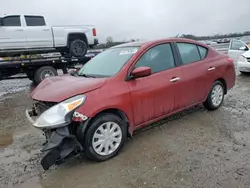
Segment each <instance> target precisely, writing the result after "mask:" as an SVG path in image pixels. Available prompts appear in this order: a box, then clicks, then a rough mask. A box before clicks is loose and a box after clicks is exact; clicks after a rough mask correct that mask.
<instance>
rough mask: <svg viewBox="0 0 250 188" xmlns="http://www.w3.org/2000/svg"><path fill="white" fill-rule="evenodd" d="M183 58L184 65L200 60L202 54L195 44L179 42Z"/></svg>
mask: <svg viewBox="0 0 250 188" xmlns="http://www.w3.org/2000/svg"><path fill="white" fill-rule="evenodd" d="M177 46H178V49H179V52H180V55H181V59H182V62H183V64H184V65H186V64H189V63H193V62H196V61H200V60H201V58H200V54H199V51H198V48H197V46H196V45H195V44H190V43H177Z"/></svg>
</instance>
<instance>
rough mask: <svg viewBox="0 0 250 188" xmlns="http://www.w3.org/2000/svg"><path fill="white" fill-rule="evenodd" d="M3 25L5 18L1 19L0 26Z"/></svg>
mask: <svg viewBox="0 0 250 188" xmlns="http://www.w3.org/2000/svg"><path fill="white" fill-rule="evenodd" d="M2 25H3V18H0V26H2Z"/></svg>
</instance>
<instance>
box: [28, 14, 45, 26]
mask: <svg viewBox="0 0 250 188" xmlns="http://www.w3.org/2000/svg"><path fill="white" fill-rule="evenodd" d="M24 18H25V21H26V25H27V26H45V25H46V24H45V20H44V17H42V16H24Z"/></svg>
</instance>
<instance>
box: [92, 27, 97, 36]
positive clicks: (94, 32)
mask: <svg viewBox="0 0 250 188" xmlns="http://www.w3.org/2000/svg"><path fill="white" fill-rule="evenodd" d="M92 32H93V36H94V37H95V36H96V29H95V28H93V30H92Z"/></svg>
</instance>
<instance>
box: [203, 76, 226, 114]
mask: <svg viewBox="0 0 250 188" xmlns="http://www.w3.org/2000/svg"><path fill="white" fill-rule="evenodd" d="M217 85H219V86H221V88H222V89H223V94H222V99H221V101H220V103H219V104H217V105H215V104H214V103H213V101H212V93H213V89H214V88H215V87H217ZM224 96H225V87H224V85H223V84H222V83H221V82H220V81H218V80H217V81H215V82H214V83H213V85H212V87H211V90H210V92H209V94H208V96H207V99H206V101H205V102H204V103H203V105H204V107H205V108H206V109H207V110H216V109H218V108H219V107H220V106H221V104H222V103H223V101H224Z"/></svg>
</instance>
